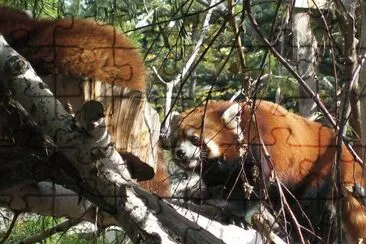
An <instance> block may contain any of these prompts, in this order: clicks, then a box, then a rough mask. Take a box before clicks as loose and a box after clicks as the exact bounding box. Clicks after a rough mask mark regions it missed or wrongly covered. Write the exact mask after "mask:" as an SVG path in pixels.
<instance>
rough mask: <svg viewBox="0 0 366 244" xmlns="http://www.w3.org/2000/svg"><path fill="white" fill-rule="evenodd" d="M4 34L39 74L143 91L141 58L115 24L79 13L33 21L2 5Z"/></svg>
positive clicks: (0, 23) (0, 18) (0, 29)
mask: <svg viewBox="0 0 366 244" xmlns="http://www.w3.org/2000/svg"><path fill="white" fill-rule="evenodd" d="M0 33H1V34H2V35H3V36H4V37H5V39H6V40H7V41H8V42H9V44H10V45H11V46H12V47H13V48H14V49H15V50H16V51H18V52H19V53H20V54H21V55H23V56H24V57H25V58H26V59H27V60H28V61H30V63H31V64H32V66H33V67H34V68H35V69H36V71H37V72H38V73H39V74H50V73H54V72H57V73H60V74H66V75H70V76H76V77H88V78H89V79H92V80H99V81H103V82H107V83H110V84H116V85H121V86H124V87H129V88H131V89H134V90H139V91H144V90H145V77H144V76H145V70H144V65H143V62H142V58H141V56H140V54H139V52H138V50H137V49H136V47H134V45H133V44H132V43H131V42H130V41H129V40H128V39H127V38H126V37H125V35H123V34H121V33H120V32H118V31H117V30H116V29H115V28H114V27H113V26H109V25H105V24H102V23H97V22H95V21H92V20H88V19H78V18H65V19H57V20H35V19H32V18H30V17H29V16H28V15H27V14H26V13H24V12H22V11H18V10H15V9H11V8H7V7H0Z"/></svg>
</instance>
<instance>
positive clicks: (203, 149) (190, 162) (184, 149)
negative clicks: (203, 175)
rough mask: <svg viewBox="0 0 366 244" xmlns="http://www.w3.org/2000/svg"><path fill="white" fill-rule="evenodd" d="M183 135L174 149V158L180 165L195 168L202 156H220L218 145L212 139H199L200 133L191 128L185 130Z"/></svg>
mask: <svg viewBox="0 0 366 244" xmlns="http://www.w3.org/2000/svg"><path fill="white" fill-rule="evenodd" d="M184 135H185V136H184V139H183V138H180V140H179V141H178V142H177V144H176V145H175V149H174V158H175V159H176V161H177V162H178V163H179V165H180V166H182V167H184V168H195V167H197V166H199V163H200V160H201V158H202V157H208V158H217V157H220V156H221V153H220V150H219V146H218V145H217V144H216V143H215V142H214V141H213V140H210V139H207V138H203V139H201V138H200V135H199V134H198V133H196V132H195V131H194V130H193V129H188V130H186V131H185V133H184ZM202 136H204V135H202Z"/></svg>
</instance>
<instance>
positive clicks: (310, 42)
mask: <svg viewBox="0 0 366 244" xmlns="http://www.w3.org/2000/svg"><path fill="white" fill-rule="evenodd" d="M296 11H297V12H295V14H294V16H293V26H292V30H293V59H294V61H295V62H296V63H297V72H298V74H299V75H300V76H301V77H302V79H303V80H304V81H305V82H306V84H307V85H308V86H309V87H310V88H311V90H312V91H313V92H315V93H317V92H318V89H317V84H316V81H315V79H314V78H315V69H316V56H315V52H316V49H317V41H316V39H315V36H314V34H313V32H312V29H311V23H310V20H311V18H310V15H309V14H308V12H307V11H303V10H296ZM314 112H316V104H315V102H314V101H313V99H312V98H311V97H310V96H309V95H308V93H307V92H305V91H304V89H303V88H302V87H300V98H299V113H300V114H301V115H302V116H304V117H310V116H311V115H312V114H313V113H314Z"/></svg>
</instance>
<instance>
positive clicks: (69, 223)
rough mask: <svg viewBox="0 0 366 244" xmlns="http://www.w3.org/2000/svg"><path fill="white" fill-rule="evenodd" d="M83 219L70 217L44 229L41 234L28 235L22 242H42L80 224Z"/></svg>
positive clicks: (24, 243) (25, 243)
mask: <svg viewBox="0 0 366 244" xmlns="http://www.w3.org/2000/svg"><path fill="white" fill-rule="evenodd" d="M82 221H83V220H82V219H81V218H79V219H68V220H66V221H64V222H62V223H60V224H57V225H55V226H53V227H52V228H49V229H46V230H44V231H42V232H41V233H39V234H36V235H34V236H30V237H27V238H26V239H23V240H22V241H21V243H23V244H27V243H35V242H42V241H43V240H45V239H46V238H48V237H50V236H52V235H54V234H56V233H58V232H65V231H67V230H68V229H70V228H71V227H73V226H75V225H77V224H79V223H80V222H82Z"/></svg>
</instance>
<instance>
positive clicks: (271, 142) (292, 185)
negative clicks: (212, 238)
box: [175, 101, 366, 243]
mask: <svg viewBox="0 0 366 244" xmlns="http://www.w3.org/2000/svg"><path fill="white" fill-rule="evenodd" d="M232 105H233V103H231V102H225V101H219V102H212V103H208V104H207V106H204V105H203V106H200V107H198V108H194V109H190V110H188V111H186V112H184V113H183V114H182V115H181V121H180V124H179V129H178V132H176V135H178V139H177V141H178V143H179V140H184V138H186V137H189V136H190V135H197V136H202V137H201V143H202V142H210V143H214V144H215V145H217V147H218V151H219V155H220V156H219V157H221V158H224V159H226V160H227V161H229V160H235V159H238V158H239V157H240V151H239V148H240V146H241V144H240V143H239V142H238V137H237V134H235V133H234V131H235V129H234V130H233V129H232V128H231V129H230V128H228V126H227V125H225V124H224V122H223V118H222V116H223V114H224V112H225V111H226V110H227V109H228V108H229V107H230V106H232ZM240 107H241V122H240V127H241V129H242V130H243V131H242V133H243V136H244V138H245V139H246V140H247V142H248V144H249V145H260V144H261V143H260V139H259V136H258V131H259V133H260V136H261V137H262V139H263V142H264V144H265V147H266V149H267V150H268V153H269V155H270V158H271V161H272V163H273V168H274V170H275V172H276V174H277V175H278V177H279V179H280V180H281V182H283V183H284V185H285V186H287V187H288V188H289V189H291V190H293V193H294V195H295V197H297V198H298V197H299V198H303V199H306V197H307V196H308V194H309V192H317V191H319V190H321V189H320V188H322V187H323V186H324V184H327V183H328V184H329V185H330V187H329V195H328V196H323V197H332V195H331V189H332V187H331V185H332V182H331V178H332V174H333V170H332V168H333V166H334V165H335V164H334V163H335V157H336V153H337V146H336V135H335V133H334V131H333V130H332V129H330V128H327V127H325V126H323V125H321V124H319V123H316V122H313V121H310V120H308V119H305V118H303V117H301V116H299V115H296V114H294V113H291V112H289V111H287V110H286V109H285V108H283V107H281V106H279V105H277V104H273V103H271V102H267V101H257V103H256V104H255V106H254V107H253V108H254V111H255V116H251V114H252V113H251V111H252V105H249V104H246V103H241V104H240ZM254 117H255V120H256V122H254V120H253V118H254ZM202 118H204V123H202ZM203 126H204V127H203ZM202 128H203V129H202ZM188 139H189V138H188ZM185 143H186V142H185ZM202 150H204V149H202ZM205 150H206V151H207V149H205ZM175 153H176V152H175ZM180 153H182V152H180ZM176 157H177V155H176ZM188 161H189V159H186V161H185V160H183V161H182V162H178V164H180V165H181V166H182V165H183V167H185V166H184V164H186V165H188V163H189V162H188ZM209 162H210V161H209ZM209 162H208V163H207V164H210V163H209ZM224 162H225V160H224V161H221V164H222V163H224ZM261 162H262V163H261V165H262V168H263V164H267V163H266V162H263V161H261ZM201 165H205V164H201ZM340 165H341V170H340V172H341V181H342V184H343V187H344V189H342V192H343V201H342V215H343V216H342V220H343V227H344V229H345V232H346V233H348V237H349V238H350V239H351V240H352V242H353V243H355V242H356V241H358V239H360V238H365V237H366V212H365V206H363V205H362V204H361V203H360V202H359V201H358V200H357V199H356V198H355V197H354V196H353V194H352V193H351V192H349V191H348V190H346V189H352V187H353V186H354V184H356V183H358V184H359V185H361V186H362V167H361V166H360V164H359V163H357V162H356V161H355V160H354V158H353V156H352V155H351V153H350V152H349V151H348V149H347V148H346V147H345V146H344V145H343V146H342V154H341V160H340ZM202 167H206V166H202ZM244 167H245V164H244ZM265 167H268V168H271V166H268V165H267V166H265ZM195 170H196V172H200V170H201V169H200V167H196V169H195ZM262 170H263V169H262ZM267 170H268V169H267ZM204 171H205V169H204V168H203V172H204ZM267 173H268V171H267ZM264 174H266V173H264ZM265 177H267V179H268V177H269V175H266V176H265ZM239 185H240V183H239ZM226 187H227V188H229V189H230V186H226Z"/></svg>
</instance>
